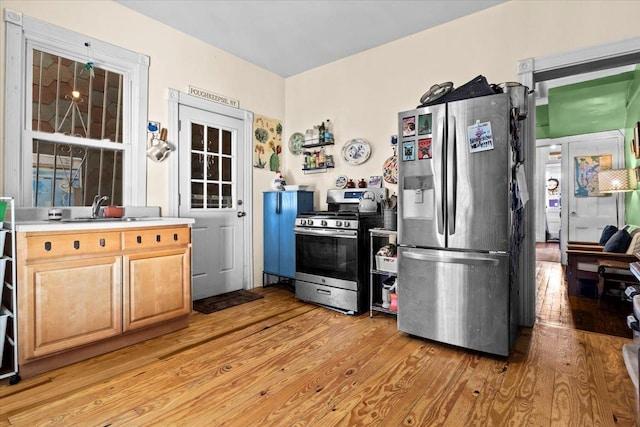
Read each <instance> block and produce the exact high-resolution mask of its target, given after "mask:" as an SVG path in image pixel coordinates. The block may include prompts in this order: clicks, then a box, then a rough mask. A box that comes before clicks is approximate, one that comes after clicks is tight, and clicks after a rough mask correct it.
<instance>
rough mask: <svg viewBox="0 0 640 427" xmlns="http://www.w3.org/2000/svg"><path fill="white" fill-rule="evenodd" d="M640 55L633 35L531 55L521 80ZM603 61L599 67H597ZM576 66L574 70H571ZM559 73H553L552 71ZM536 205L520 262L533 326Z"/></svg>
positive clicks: (529, 140)
mask: <svg viewBox="0 0 640 427" xmlns="http://www.w3.org/2000/svg"><path fill="white" fill-rule="evenodd" d="M638 55H640V37H633V38H630V39H627V40H622V41H619V42H614V43H608V44H603V45H598V46H590V47H587V48H583V49H577V50H574V51H571V52H563V53H559V54H554V55H548V56H544V57H540V58H528V59H524V60H521V61H518V64H517V67H518V68H517V73H518V76H519V77H518V80H519V82H520V83H522V84H523V85H525V86H527V87H528V88H530V89H532V88H534V87H535V82H536V81H542V80H548V79H550V78H554V77H561V74H562V73H563V72H569V73H570V74H577V73H578V72H584V71H593V70H594V69H597V68H603V67H602V65H603V63H604V64H606V63H607V62H611V66H614V65H622V64H620V63H619V62H620V61H619V60H624V58H625V57H627V56H638ZM598 65H600V67H598ZM573 67H575V70H574V71H571V70H572V69H573ZM554 73H556V74H558V75H557V76H554V75H553V74H554ZM531 98H532V97H529V117H528V120H527V129H526V130H525V132H524V133H525V135H524V142H525V144H526V146H527V152H526V154H525V155H526V157H525V158H526V159H528V161H527V162H528V164H527V165H526V171H525V172H526V181H527V185H528V187H529V188H534V185H533V176H534V172H535V169H536V167H535V166H536V165H535V157H536V153H535V147H536V144H535V123H536V120H535V119H536V114H535V103H534V102H533V99H531ZM529 203H533V205H532V206H537V203H539V201H538V200H537V195H536V194H535V191H534V192H532V193H531V199H530V200H529ZM534 214H535V208H533V209H532V208H531V207H530V208H529V209H526V212H525V218H524V219H525V231H524V233H525V240H524V242H523V244H522V255H523V258H522V261H521V263H520V267H521V268H520V275H519V277H521V278H522V279H521V283H520V284H521V287H520V289H521V292H520V324H521V325H523V326H528V327H532V326H533V325H534V323H535V319H536V301H535V298H536V255H535V253H536V252H535V250H536V247H535V217H534Z"/></svg>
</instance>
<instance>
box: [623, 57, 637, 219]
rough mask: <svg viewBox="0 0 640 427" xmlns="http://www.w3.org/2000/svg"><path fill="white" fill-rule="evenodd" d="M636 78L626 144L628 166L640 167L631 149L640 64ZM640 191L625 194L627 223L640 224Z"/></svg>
mask: <svg viewBox="0 0 640 427" xmlns="http://www.w3.org/2000/svg"><path fill="white" fill-rule="evenodd" d="M634 73H635V79H634V81H633V83H632V84H631V86H630V87H629V95H628V99H629V103H628V105H627V111H626V120H625V125H624V134H625V137H624V145H625V157H626V165H627V167H628V168H635V167H640V159H636V158H635V156H634V155H633V154H632V151H631V141H632V140H633V128H634V126H635V125H636V124H637V123H638V122H640V65H638V66H636V69H635V72H634ZM639 193H640V191H632V192H630V193H627V194H626V195H625V202H626V203H625V221H626V222H627V224H635V225H640V194H639Z"/></svg>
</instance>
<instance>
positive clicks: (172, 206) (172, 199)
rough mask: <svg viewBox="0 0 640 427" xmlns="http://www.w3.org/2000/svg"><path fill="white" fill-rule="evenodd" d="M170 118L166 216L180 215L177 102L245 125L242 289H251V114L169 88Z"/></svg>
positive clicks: (243, 142)
mask: <svg viewBox="0 0 640 427" xmlns="http://www.w3.org/2000/svg"><path fill="white" fill-rule="evenodd" d="M168 99H169V118H168V132H167V133H168V140H169V141H172V142H174V146H173V147H172V151H173V152H174V155H172V156H169V158H168V160H169V212H168V214H169V216H179V211H180V210H179V207H180V194H179V190H180V188H179V178H180V166H179V165H180V159H179V156H178V150H177V147H176V146H175V144H176V143H177V141H178V139H179V137H178V135H179V125H180V124H179V122H178V109H179V108H178V107H179V105H186V106H188V107H193V108H199V109H201V110H205V111H209V112H211V113H214V114H220V115H224V116H229V117H233V118H236V119H239V120H242V121H243V126H244V140H243V141H238V143H241V144H243V148H244V152H245V153H247V156H246V157H247V158H246V159H244V162H245V164H244V168H243V170H244V176H243V177H242V178H243V181H244V188H243V191H244V194H245V197H244V200H243V203H244V205H243V210H244V211H245V212H246V213H247V215H246V216H245V220H244V221H243V223H242V226H243V232H244V236H245V240H246V241H245V244H244V248H245V252H244V259H245V266H244V267H243V271H244V273H243V276H244V277H243V289H253V287H254V285H253V243H252V242H253V227H252V224H253V216H254V215H253V177H252V172H253V164H252V159H253V158H252V156H251V153H252V152H253V151H252V150H251V148H252V143H253V139H252V135H253V113H252V112H251V111H247V110H242V109H239V108H233V107H228V106H226V105H223V104H218V103H215V102H213V101H208V100H206V99H202V98H198V97H196V96H193V95H189V94H187V93H184V92H180V91H178V90H175V89H169V92H168Z"/></svg>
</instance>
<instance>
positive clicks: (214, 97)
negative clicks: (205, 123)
mask: <svg viewBox="0 0 640 427" xmlns="http://www.w3.org/2000/svg"><path fill="white" fill-rule="evenodd" d="M189 95H193V96H197V97H200V98H204V99H208V100H209V101H213V102H217V103H218V104H224V105H228V106H230V107H235V108H240V101H238V100H237V99H233V98H229V97H228V96H224V95H219V94H217V93H213V92H209V91H208V90H204V89H200V88H197V87H194V86H191V85H189Z"/></svg>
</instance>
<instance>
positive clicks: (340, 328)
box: [0, 262, 636, 426]
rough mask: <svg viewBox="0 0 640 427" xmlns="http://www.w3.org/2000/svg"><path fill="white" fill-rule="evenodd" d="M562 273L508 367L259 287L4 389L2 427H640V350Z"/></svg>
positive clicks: (384, 319)
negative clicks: (630, 351) (574, 316)
mask: <svg viewBox="0 0 640 427" xmlns="http://www.w3.org/2000/svg"><path fill="white" fill-rule="evenodd" d="M559 268H560V267H559V264H556V263H550V262H539V263H538V280H539V282H540V283H542V282H544V283H545V286H544V291H541V289H542V287H541V286H539V292H544V295H540V294H539V295H538V298H539V299H538V300H539V301H540V307H539V309H538V318H537V323H536V325H535V327H533V328H531V329H529V328H523V329H521V331H520V334H519V337H518V340H517V342H516V344H515V346H514V348H513V350H512V354H511V356H510V357H508V358H500V357H491V356H487V355H483V354H478V353H475V352H470V351H465V350H461V349H457V348H454V347H450V346H446V345H441V344H438V343H434V342H430V341H426V340H421V339H417V338H412V337H409V336H407V335H406V334H404V333H401V332H398V331H397V330H396V327H395V319H394V318H393V317H392V316H388V315H384V314H378V315H375V316H374V318H369V316H368V315H362V316H358V317H352V316H344V315H342V314H339V313H336V312H333V311H330V310H326V309H322V308H319V307H315V306H312V305H307V304H303V303H300V302H298V301H296V300H295V298H294V297H293V295H292V294H291V292H289V291H288V290H285V289H281V288H278V287H270V288H264V289H262V288H261V289H258V290H256V291H257V292H260V293H262V294H264V296H265V297H264V298H263V299H260V300H257V301H254V302H251V303H247V304H244V305H241V306H237V307H234V308H230V309H226V310H223V311H220V312H217V313H214V314H210V315H203V314H200V313H194V314H193V315H192V317H191V324H190V326H189V328H188V329H185V330H181V331H178V332H176V333H172V334H170V335H166V336H163V337H160V338H157V339H153V340H149V341H146V342H144V343H141V344H137V345H134V346H132V347H129V348H126V349H122V350H119V351H115V352H112V353H110V354H107V355H103V356H100V357H95V358H93V359H90V360H87V361H84V362H81V363H77V364H74V365H71V366H68V367H65V368H61V369H58V370H56V371H52V372H49V373H47V374H44V375H40V376H37V377H34V378H29V379H25V380H23V381H21V382H20V383H19V384H17V385H13V386H9V385H8V380H3V382H1V383H0V425H28V426H34V425H65V426H66V425H81V426H85V425H94V426H107V425H111V426H119V425H127V426H129V425H133V426H136V425H140V426H142V425H145V426H147V425H162V426H164V425H186V426H219V425H229V426H262V425H273V426H292V425H299V426H306V425H317V426H332V425H345V426H365V425H366V426H369V425H381V426H398V425H406V426H415V425H421V426H431V425H452V426H504V425H513V426H523V425H535V426H557V425H560V426H568V425H575V426H584V425H602V426H609V425H611V426H613V425H616V426H633V425H636V414H635V407H636V406H635V405H636V403H635V391H634V388H633V385H632V382H631V380H630V378H629V377H628V375H627V372H626V369H625V367H624V362H623V359H622V355H621V347H622V345H623V344H624V343H628V342H631V339H625V338H619V337H613V336H608V335H603V334H598V333H593V332H583V331H579V330H576V329H574V328H573V327H572V326H571V320H570V317H571V316H570V314H568V313H567V307H568V304H567V302H566V301H561V299H566V294H563V293H562V292H561V291H559V290H560V289H562V287H563V284H562V278H561V273H558V271H559ZM554 289H555V291H554ZM553 292H556V294H557V295H556V297H554V296H553ZM563 295H564V296H563Z"/></svg>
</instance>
